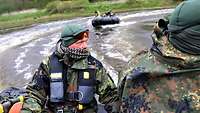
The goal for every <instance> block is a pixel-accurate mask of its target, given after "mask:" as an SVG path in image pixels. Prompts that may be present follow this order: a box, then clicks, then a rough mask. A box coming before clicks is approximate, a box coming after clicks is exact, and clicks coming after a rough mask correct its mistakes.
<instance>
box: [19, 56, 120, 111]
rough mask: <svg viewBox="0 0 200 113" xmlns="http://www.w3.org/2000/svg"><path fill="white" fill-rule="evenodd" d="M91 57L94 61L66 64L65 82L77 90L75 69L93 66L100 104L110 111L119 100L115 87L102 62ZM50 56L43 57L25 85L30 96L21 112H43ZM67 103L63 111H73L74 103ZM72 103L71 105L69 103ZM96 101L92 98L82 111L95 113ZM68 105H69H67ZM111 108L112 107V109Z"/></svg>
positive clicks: (48, 79)
mask: <svg viewBox="0 0 200 113" xmlns="http://www.w3.org/2000/svg"><path fill="white" fill-rule="evenodd" d="M89 57H91V58H92V60H93V61H94V62H92V65H91V62H89V60H88V59H87V58H86V59H83V60H79V61H77V62H75V63H74V64H73V65H72V66H71V67H69V66H68V71H67V83H68V88H67V90H68V91H76V90H77V78H78V77H77V76H78V74H77V70H80V69H88V67H89V66H95V68H96V83H97V84H96V86H95V88H96V89H95V91H96V94H98V95H99V101H100V102H101V103H102V104H105V107H106V108H105V109H106V110H108V111H109V112H111V111H112V110H115V108H114V107H112V106H113V105H116V104H115V102H117V101H118V100H119V98H118V94H117V88H116V86H115V84H114V82H113V80H112V79H111V77H110V76H109V74H108V73H107V72H106V70H105V69H104V68H103V66H102V64H101V63H100V62H99V61H98V60H96V59H95V58H93V57H92V56H89ZM49 66H50V57H48V58H47V59H45V60H44V61H43V62H42V63H41V64H40V66H39V68H38V70H37V71H36V72H35V74H34V76H33V79H32V81H31V82H30V83H29V84H28V86H27V88H26V89H27V92H28V94H29V95H30V97H29V98H28V99H27V100H25V103H24V105H23V109H22V112H23V113H30V112H34V113H35V112H37V113H39V112H45V111H46V109H45V106H47V105H46V103H47V102H48V96H49V92H50V91H49V90H50V85H49V82H50V78H49V76H50V70H49V69H50V68H51V67H49ZM67 103H68V104H66V105H65V108H64V112H66V113H73V112H74V111H75V109H76V107H77V106H76V105H74V103H72V102H71V103H70V102H67ZM69 104H72V105H73V106H71V105H69ZM96 105H97V103H96V100H95V99H94V100H93V101H92V102H91V103H90V104H89V105H87V107H86V109H85V110H84V113H96V110H97V106H96ZM69 106H70V107H69ZM112 108H113V109H112Z"/></svg>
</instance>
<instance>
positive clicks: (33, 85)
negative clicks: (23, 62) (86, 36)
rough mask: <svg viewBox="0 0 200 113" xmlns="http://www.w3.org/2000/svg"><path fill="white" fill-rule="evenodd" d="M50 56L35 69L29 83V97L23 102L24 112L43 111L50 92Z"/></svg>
mask: <svg viewBox="0 0 200 113" xmlns="http://www.w3.org/2000/svg"><path fill="white" fill-rule="evenodd" d="M48 61H49V60H48V58H47V59H45V60H44V61H43V62H42V63H41V64H40V66H39V68H38V69H37V70H36V71H35V74H34V76H33V79H32V81H31V82H30V83H29V84H28V85H27V87H26V90H27V93H28V95H29V96H28V98H27V99H26V100H25V102H24V104H23V108H22V110H21V112H22V113H31V112H41V111H42V109H43V107H44V105H45V102H46V99H47V95H48V94H49V77H48V75H49V67H48V64H49V62H48Z"/></svg>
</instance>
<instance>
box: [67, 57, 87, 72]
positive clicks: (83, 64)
mask: <svg viewBox="0 0 200 113" xmlns="http://www.w3.org/2000/svg"><path fill="white" fill-rule="evenodd" d="M71 68H72V69H88V60H87V58H84V59H81V60H78V61H76V62H74V64H73V65H72V66H71Z"/></svg>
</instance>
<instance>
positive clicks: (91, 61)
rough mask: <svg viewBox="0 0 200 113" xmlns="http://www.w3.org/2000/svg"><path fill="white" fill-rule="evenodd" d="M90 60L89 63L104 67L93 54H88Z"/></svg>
mask: <svg viewBox="0 0 200 113" xmlns="http://www.w3.org/2000/svg"><path fill="white" fill-rule="evenodd" d="M88 62H89V64H95V65H96V66H97V67H98V68H103V64H102V63H101V62H100V61H99V60H98V59H96V58H95V57H93V56H92V55H89V56H88Z"/></svg>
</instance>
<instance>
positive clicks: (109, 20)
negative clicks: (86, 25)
mask: <svg viewBox="0 0 200 113" xmlns="http://www.w3.org/2000/svg"><path fill="white" fill-rule="evenodd" d="M95 13H96V16H95V17H94V19H93V20H92V25H93V27H98V26H102V25H111V24H119V23H120V19H119V17H117V16H116V15H115V14H114V13H112V12H111V11H109V12H106V13H105V14H103V15H100V13H99V12H98V11H96V12H95Z"/></svg>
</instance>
